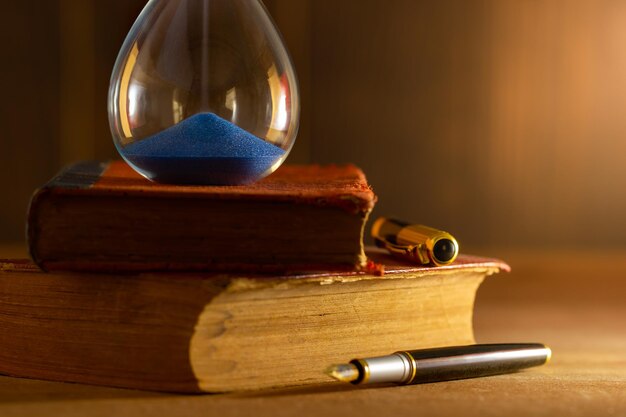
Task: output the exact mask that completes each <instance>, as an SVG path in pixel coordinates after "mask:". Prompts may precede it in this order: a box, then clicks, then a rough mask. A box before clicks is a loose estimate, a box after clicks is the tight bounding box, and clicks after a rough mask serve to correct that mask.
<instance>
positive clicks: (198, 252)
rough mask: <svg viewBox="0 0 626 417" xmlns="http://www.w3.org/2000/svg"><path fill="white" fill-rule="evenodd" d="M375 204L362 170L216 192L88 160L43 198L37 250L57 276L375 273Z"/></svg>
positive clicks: (36, 206) (306, 172)
mask: <svg viewBox="0 0 626 417" xmlns="http://www.w3.org/2000/svg"><path fill="white" fill-rule="evenodd" d="M375 202H376V195H375V194H374V192H373V191H372V189H371V187H370V186H369V185H368V183H367V181H366V178H365V175H364V174H363V172H362V171H361V170H359V169H358V168H357V167H355V166H354V165H342V166H335V165H332V166H317V165H302V166H282V167H281V168H279V169H278V170H277V171H276V172H275V173H274V174H272V175H270V176H269V177H267V178H264V179H263V180H261V181H259V182H257V183H255V184H252V185H246V186H231V187H210V186H176V185H166V184H158V183H154V182H150V181H149V180H147V179H145V178H143V177H142V176H141V175H139V174H138V173H136V172H135V171H133V170H132V169H131V168H130V167H129V166H128V165H127V164H126V163H124V162H122V161H114V162H110V163H95V162H91V163H90V162H83V163H78V164H75V165H73V166H71V167H69V168H67V169H66V170H64V171H63V172H61V173H60V174H59V175H58V176H57V177H56V178H54V179H53V180H52V181H50V182H49V183H48V184H47V185H45V186H44V187H42V188H41V189H39V190H38V191H36V192H35V194H34V196H33V198H32V200H31V204H30V207H29V213H28V244H29V248H30V253H31V256H32V258H33V260H34V261H35V262H36V263H37V265H39V266H40V267H41V268H42V269H44V270H50V271H51V270H84V271H94V270H95V271H147V270H151V271H159V270H161V271H162V270H173V271H184V270H223V271H253V272H257V271H265V272H283V273H284V272H289V271H307V270H311V269H328V268H330V269H338V268H340V269H344V270H354V269H361V268H364V267H366V266H367V259H366V256H365V254H364V251H363V244H362V235H363V228H364V226H365V222H366V220H367V216H368V214H369V213H370V211H371V210H372V208H373V207H374V204H375Z"/></svg>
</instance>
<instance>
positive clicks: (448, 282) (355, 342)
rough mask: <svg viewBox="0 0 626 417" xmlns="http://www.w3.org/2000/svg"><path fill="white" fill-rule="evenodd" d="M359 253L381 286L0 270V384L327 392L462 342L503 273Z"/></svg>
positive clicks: (464, 262)
mask: <svg viewBox="0 0 626 417" xmlns="http://www.w3.org/2000/svg"><path fill="white" fill-rule="evenodd" d="M368 253H369V254H370V255H371V256H372V258H373V259H374V260H376V262H380V263H382V264H384V265H385V269H386V273H385V275H384V276H378V275H369V274H367V273H363V272H323V273H310V274H307V275H298V276H256V275H245V274H240V275H226V274H211V273H193V272H187V273H173V272H162V273H137V274H128V273H126V274H119V273H118V274H111V273H109V274H95V273H85V272H83V273H77V272H50V273H46V272H42V271H40V270H39V269H38V268H37V267H36V266H35V265H34V264H32V263H30V262H28V261H13V262H9V261H5V262H4V263H2V264H0V265H1V266H0V294H2V297H0V335H2V336H1V337H2V340H1V341H0V373H2V374H6V375H12V376H18V377H29V378H38V379H48V380H57V381H69V382H80V383H88V384H98V385H109V386H117V387H127V388H137V389H147V390H158V391H171V392H189V393H193V392H228V391H237V390H254V389H265V388H272V387H288V386H300V385H307V384H323V383H328V382H331V380H330V378H328V377H327V376H326V375H325V374H324V370H325V369H326V368H327V367H328V366H329V365H331V364H334V363H343V362H346V361H348V360H350V359H353V358H355V357H369V356H376V355H384V354H389V353H392V352H394V351H396V350H408V349H418V348H426V347H435V346H445V345H462V344H470V343H473V342H474V335H473V330H472V311H473V305H474V299H475V295H476V290H477V288H478V286H479V285H480V283H481V282H482V281H483V279H484V277H485V276H487V275H490V274H493V273H496V272H499V271H501V270H508V266H507V265H506V264H504V263H502V262H501V261H498V260H493V259H484V258H478V257H471V256H463V255H460V256H459V258H458V259H457V261H455V263H454V264H452V265H449V266H445V267H422V266H416V265H411V264H405V263H402V261H399V260H396V259H393V258H390V257H387V256H385V255H384V254H382V253H381V252H378V251H377V250H375V249H374V250H372V251H371V252H368Z"/></svg>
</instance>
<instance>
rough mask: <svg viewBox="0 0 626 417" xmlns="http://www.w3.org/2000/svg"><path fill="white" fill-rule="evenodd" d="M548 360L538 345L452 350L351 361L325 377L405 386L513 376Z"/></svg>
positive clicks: (546, 352) (546, 350) (548, 353)
mask: <svg viewBox="0 0 626 417" xmlns="http://www.w3.org/2000/svg"><path fill="white" fill-rule="evenodd" d="M551 356H552V351H551V350H550V348H549V347H547V346H545V345H542V344H540V343H516V344H511V343H507V344H483V345H469V346H452V347H443V348H434V349H422V350H411V351H402V352H396V353H394V354H392V355H387V356H379V357H374V358H367V359H353V360H352V361H350V363H346V364H341V365H333V366H331V367H330V368H328V369H327V370H326V373H327V374H328V375H330V376H331V377H333V378H335V379H337V380H339V381H342V382H350V383H352V384H376V383H396V384H402V385H408V384H420V383H425V382H437V381H449V380H453V379H464V378H475V377H480V376H488V375H497V374H504V373H509V372H515V371H518V370H520V369H524V368H530V367H533V366H539V365H543V364H545V363H547V362H548V361H549V360H550V357H551Z"/></svg>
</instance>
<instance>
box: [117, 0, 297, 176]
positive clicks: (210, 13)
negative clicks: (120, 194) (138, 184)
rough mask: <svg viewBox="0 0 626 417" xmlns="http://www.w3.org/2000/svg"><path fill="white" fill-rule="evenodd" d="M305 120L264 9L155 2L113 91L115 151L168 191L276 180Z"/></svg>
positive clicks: (246, 1) (121, 60)
mask: <svg viewBox="0 0 626 417" xmlns="http://www.w3.org/2000/svg"><path fill="white" fill-rule="evenodd" d="M299 113H300V104H299V96H298V85H297V80H296V74H295V71H294V68H293V65H292V63H291V60H290V58H289V54H288V52H287V50H286V48H285V46H284V43H283V41H282V39H281V36H280V34H279V32H278V30H277V29H276V27H275V26H274V24H273V22H272V20H271V18H270V16H269V14H268V12H267V10H266V9H265V7H264V6H263V4H262V2H261V1H260V0H150V1H149V2H148V4H147V5H146V7H145V9H144V10H143V11H142V13H141V14H140V16H139V18H138V19H137V21H136V22H135V24H134V25H133V27H132V29H131V31H130V33H129V34H128V36H127V38H126V41H125V42H124V44H123V46H122V49H121V51H120V53H119V56H118V59H117V62H116V64H115V67H114V70H113V74H112V78H111V86H110V89H109V121H110V126H111V132H112V134H113V140H114V143H115V145H116V147H117V149H118V151H119V152H120V154H121V155H122V157H123V158H124V159H125V160H126V161H127V162H128V163H129V164H130V166H132V167H133V168H134V169H135V170H136V171H138V172H139V173H140V174H142V175H143V176H145V177H147V178H149V179H151V180H154V181H157V182H164V183H175V184H210V185H237V184H246V183H250V182H253V181H256V180H258V179H260V178H262V177H264V176H266V175H268V174H270V173H272V172H273V171H274V170H275V169H277V168H278V167H279V166H280V164H281V163H282V162H283V161H284V160H285V158H286V157H287V154H288V153H289V151H290V149H291V147H292V146H293V143H294V141H295V138H296V135H297V131H298V122H299Z"/></svg>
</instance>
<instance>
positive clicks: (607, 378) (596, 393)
mask: <svg viewBox="0 0 626 417" xmlns="http://www.w3.org/2000/svg"><path fill="white" fill-rule="evenodd" d="M9 252H10V250H9V249H5V251H4V253H3V256H8V255H9ZM14 252H15V251H14ZM18 252H19V250H18ZM13 254H15V253H13ZM483 254H485V255H494V256H499V257H501V258H502V259H505V260H506V261H507V262H509V264H510V265H511V266H512V268H513V272H511V273H510V274H500V275H496V276H493V277H490V278H487V280H486V282H485V283H484V284H483V285H482V286H481V289H480V290H479V292H478V297H477V302H476V303H477V304H476V310H475V317H474V321H475V329H476V336H477V340H478V342H543V343H546V344H548V345H549V346H551V347H552V349H553V358H552V361H551V363H550V364H549V365H547V366H544V367H540V368H534V369H529V370H526V371H523V372H519V373H516V374H510V375H501V376H494V377H488V378H479V379H472V380H463V381H452V382H442V383H436V384H427V385H415V386H403V387H386V388H354V387H352V386H343V385H340V384H330V385H326V386H321V387H309V388H299V389H290V390H281V391H267V392H255V393H239V394H228V395H195V396H191V395H171V394H159V393H151V392H140V391H132V390H122V389H112V388H104V387H94V386H86V385H78V384H63V383H56V382H46V381H36V380H28V379H17V378H9V377H0V416H3V417H8V416H40V415H41V416H44V415H45V416H51V415H57V414H59V415H65V416H86V415H93V416H100V415H102V416H105V415H117V416H133V417H134V416H144V415H145V416H148V415H176V416H207V415H219V416H238V415H242V416H244V415H254V416H283V415H285V416H286V415H298V416H299V417H304V416H309V415H311V416H334V415H336V416H339V415H341V416H345V415H352V414H354V415H359V416H377V415H428V416H454V415H459V416H522V415H537V416H539V415H540V416H544V415H545V416H559V415H562V416H583V415H585V416H586V415H588V416H613V415H615V416H618V415H621V416H626V297H625V296H626V250H624V251H621V252H617V251H616V252H612V253H600V252H597V251H596V252H587V251H571V252H550V251H509V252H502V253H493V251H492V252H483Z"/></svg>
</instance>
